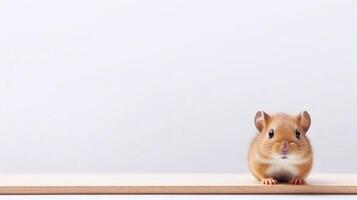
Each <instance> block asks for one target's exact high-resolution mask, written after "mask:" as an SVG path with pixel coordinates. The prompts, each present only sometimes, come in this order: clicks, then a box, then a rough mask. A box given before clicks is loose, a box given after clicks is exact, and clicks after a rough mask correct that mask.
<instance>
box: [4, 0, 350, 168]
mask: <svg viewBox="0 0 357 200" xmlns="http://www.w3.org/2000/svg"><path fill="white" fill-rule="evenodd" d="M356 21H357V1H345V0H342V1H341V0H339V1H337V0H335V1H328V0H321V1H319V0H312V1H311V0H306V1H283V0H282V1H203V0H200V1H164V0H161V1H156V0H150V1H130V0H128V1H109V0H108V1H99V0H97V1H84V0H83V1H80V0H76V1H69V0H66V1H18V0H15V1H1V2H0V134H1V137H0V163H1V164H0V172H2V173H10V172H11V173H101V172H103V173H110V172H248V168H247V166H246V154H247V148H248V145H249V142H250V140H251V138H252V137H253V136H254V134H255V128H254V125H253V117H254V114H255V112H256V111H257V110H265V111H266V112H282V111H283V112H289V113H298V112H300V111H303V110H308V111H309V112H310V114H311V117H312V127H311V129H310V132H309V133H308V134H309V136H310V138H311V140H312V144H313V147H314V149H315V166H314V172H357V161H356V159H354V158H355V157H356V156H355V155H356V154H355V152H356V151H357V146H356V142H355V141H356V139H357V133H356V119H357V78H356V75H357V26H356Z"/></svg>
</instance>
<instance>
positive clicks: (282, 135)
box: [248, 111, 312, 185]
mask: <svg viewBox="0 0 357 200" xmlns="http://www.w3.org/2000/svg"><path fill="white" fill-rule="evenodd" d="M254 122H255V127H256V128H257V129H258V131H259V132H258V133H257V135H256V136H255V138H254V139H253V141H252V143H251V145H250V148H249V154H248V163H249V169H250V171H251V172H252V174H253V175H254V176H255V177H256V178H257V179H258V180H260V181H261V182H262V183H263V184H267V185H273V184H277V183H279V182H288V183H290V184H296V185H299V184H305V178H306V177H307V176H308V174H309V173H310V170H311V167H312V147H311V144H310V142H309V139H308V138H307V136H306V133H307V131H308V130H309V128H310V124H311V118H310V115H309V113H308V112H306V111H304V112H301V113H300V114H298V115H296V116H291V115H288V114H284V113H279V114H275V115H269V114H267V113H265V112H263V111H258V112H257V113H256V115H255V119H254Z"/></svg>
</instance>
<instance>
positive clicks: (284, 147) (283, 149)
mask: <svg viewBox="0 0 357 200" xmlns="http://www.w3.org/2000/svg"><path fill="white" fill-rule="evenodd" d="M280 151H281V154H288V152H289V143H288V142H287V141H282V142H281V145H280Z"/></svg>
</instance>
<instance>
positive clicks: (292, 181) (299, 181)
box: [289, 178, 306, 185]
mask: <svg viewBox="0 0 357 200" xmlns="http://www.w3.org/2000/svg"><path fill="white" fill-rule="evenodd" d="M289 184H293V185H305V184H306V182H305V180H304V179H302V178H293V179H290V180H289Z"/></svg>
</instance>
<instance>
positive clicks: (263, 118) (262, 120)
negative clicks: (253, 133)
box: [254, 111, 270, 132]
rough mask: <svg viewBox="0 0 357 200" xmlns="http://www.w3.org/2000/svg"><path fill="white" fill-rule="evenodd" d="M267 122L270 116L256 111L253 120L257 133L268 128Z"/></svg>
mask: <svg viewBox="0 0 357 200" xmlns="http://www.w3.org/2000/svg"><path fill="white" fill-rule="evenodd" d="M269 120H270V116H269V115H268V114H266V113H265V112H264V111H258V112H257V113H256V114H255V118H254V123H255V127H256V128H257V129H258V131H259V132H261V131H262V130H263V129H264V128H265V127H267V126H268V121H269Z"/></svg>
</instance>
